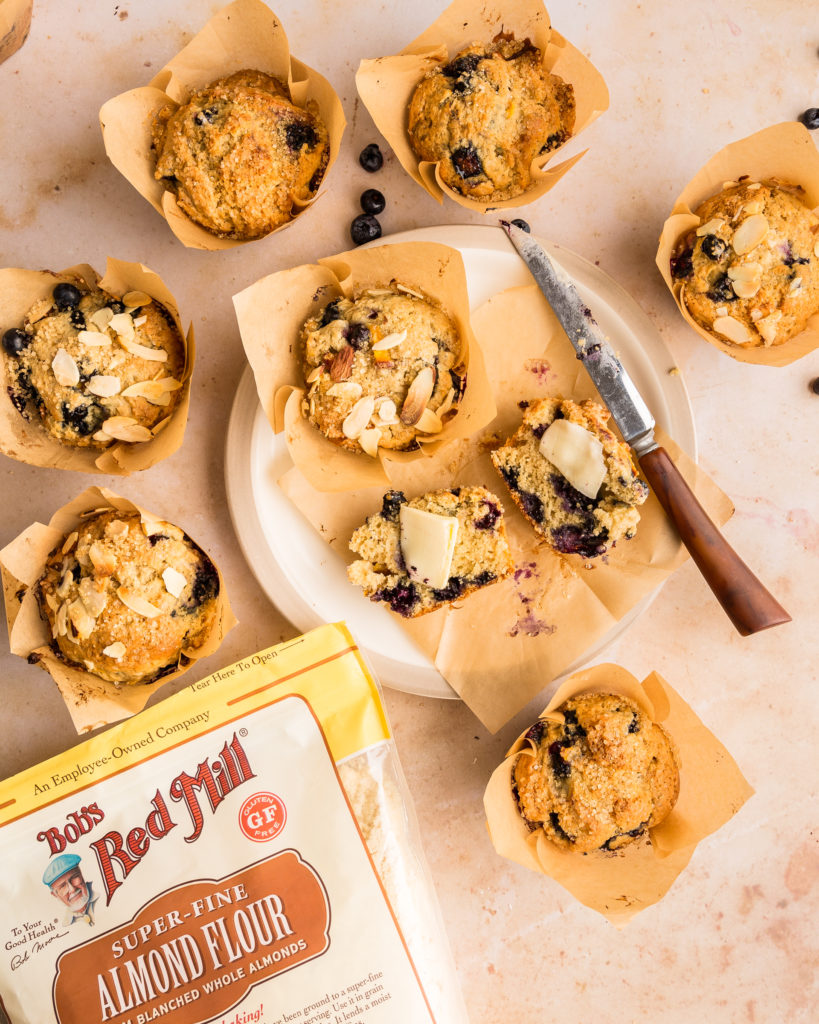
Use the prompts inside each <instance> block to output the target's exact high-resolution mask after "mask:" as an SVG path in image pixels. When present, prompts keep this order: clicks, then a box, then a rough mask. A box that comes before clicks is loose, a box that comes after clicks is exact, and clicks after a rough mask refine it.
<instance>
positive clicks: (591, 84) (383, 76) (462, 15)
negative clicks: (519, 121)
mask: <svg viewBox="0 0 819 1024" xmlns="http://www.w3.org/2000/svg"><path fill="white" fill-rule="evenodd" d="M501 31H504V32H514V34H515V38H517V39H520V40H523V39H525V38H526V37H527V36H528V37H529V39H530V40H531V41H532V43H533V44H534V45H535V46H537V47H538V48H539V50H540V52H541V54H542V55H543V67H544V68H545V69H546V71H549V72H552V73H554V74H556V75H559V76H560V77H561V78H562V79H563V81H564V82H568V83H570V84H571V85H572V86H573V87H574V95H575V103H576V116H575V126H574V131H573V133H572V135H571V138H572V139H574V138H576V137H577V136H578V135H579V134H580V133H581V132H582V131H583V129H584V128H586V127H587V126H588V125H590V124H591V122H592V121H594V119H595V118H596V117H597V116H598V115H599V114H602V113H603V111H605V110H607V109H608V105H609V93H608V89H607V87H606V83H605V82H604V81H603V78H602V76H601V75H600V72H599V71H598V70H597V69H596V68H595V67H594V65H593V64H591V62H590V61H589V60H588V59H587V58H586V57H585V56H584V55H583V54H582V53H581V52H580V51H579V50H577V49H575V47H574V46H572V44H571V43H569V42H568V41H567V40H566V39H564V38H563V36H561V35H560V34H559V33H558V32H556V31H554V29H552V28H551V24H550V20H549V14H548V11H547V10H546V8H545V7H544V5H543V4H542V3H541V2H540V0H503V2H502V3H497V4H476V3H475V2H474V0H455V2H454V3H452V4H450V6H449V7H447V9H446V10H445V11H444V12H443V13H442V14H441V16H440V17H439V18H437V19H436V20H435V21H434V22H433V23H432V24H431V25H430V26H429V28H428V29H427V30H426V31H425V32H422V33H421V35H420V36H418V38H417V39H414V40H413V41H412V42H411V43H410V44H409V45H408V46H405V47H404V49H403V50H402V51H401V52H400V53H399V54H397V55H396V56H394V57H377V58H375V59H374V60H363V61H361V63H360V64H359V67H358V71H357V73H356V76H355V82H356V87H357V88H358V92H359V95H360V96H361V99H362V101H363V103H364V106H365V107H366V108H367V110H368V111H369V112H370V115H371V117H372V119H373V121H375V124H376V127H377V128H378V130H379V131H380V132H381V134H382V135H383V136H384V138H385V139H386V140H387V142H388V143H389V145H390V147H391V148H392V150H393V152H394V153H395V155H396V157H397V158H398V161H399V163H400V164H401V166H402V167H403V168H404V170H405V171H406V172H407V174H409V175H410V177H412V178H414V179H415V181H417V182H418V184H419V185H421V186H422V187H423V188H425V189H426V190H427V192H429V194H430V195H431V196H432V197H433V198H434V199H437V200H438V202H439V203H441V202H443V197H444V196H445V195H447V196H449V198H450V199H454V200H455V202H456V203H458V204H459V205H460V206H465V207H466V208H467V209H468V210H478V211H480V212H481V213H486V212H487V210H490V209H491V210H500V209H511V208H512V207H517V206H525V205H527V204H528V203H532V202H534V201H535V200H536V199H539V198H540V197H541V196H542V195H545V193H546V192H548V191H549V189H551V188H552V187H553V186H554V185H556V184H557V182H558V181H560V179H561V178H562V177H563V175H564V174H565V173H566V172H567V171H568V170H569V169H570V168H571V167H573V166H574V164H576V163H577V161H578V160H579V159H580V158H581V157H582V156H583V155H584V153H585V152H586V151H585V150H584V151H583V152H582V153H578V154H577V155H576V156H573V157H571V158H570V159H568V160H565V161H564V162H563V163H561V164H558V165H557V166H556V167H552V168H548V169H547V167H546V164H547V163H548V162H549V161H550V160H552V158H553V157H554V156H555V154H556V153H559V152H560V149H561V148H562V147H558V149H555V150H552V151H551V152H550V153H544V154H542V155H541V156H538V157H537V158H536V159H535V160H534V161H533V163H532V186H531V187H530V188H529V189H528V190H527V191H526V192H524V193H523V194H522V195H520V196H517V197H516V198H514V199H505V200H502V201H495V202H490V203H482V202H478V201H477V200H475V199H470V198H468V197H467V196H463V195H461V194H460V193H459V192H456V191H455V190H454V189H451V188H450V187H449V186H448V185H446V184H445V183H444V182H443V181H442V179H441V176H440V172H439V170H438V166H439V165H438V163H431V162H429V161H419V159H418V157H417V156H416V155H415V153H414V152H413V149H412V146H411V144H410V140H409V135H408V133H407V117H408V110H409V103H410V99H411V98H412V94H413V92H414V90H415V87H416V85H417V84H418V83H419V82H420V80H421V79H422V78H423V77H424V75H425V74H426V73H427V71H429V70H431V69H432V68H433V67H435V66H436V65H437V64H439V63H442V64H445V63H446V62H447V61H448V60H449V59H450V58H452V57H454V56H455V54H456V53H457V52H458V51H459V50H462V49H463V48H464V47H466V46H469V45H470V44H472V43H474V42H481V43H488V42H490V41H491V40H492V39H493V38H494V36H496V35H497V34H498V32H501ZM567 141H568V140H567ZM564 145H565V143H564Z"/></svg>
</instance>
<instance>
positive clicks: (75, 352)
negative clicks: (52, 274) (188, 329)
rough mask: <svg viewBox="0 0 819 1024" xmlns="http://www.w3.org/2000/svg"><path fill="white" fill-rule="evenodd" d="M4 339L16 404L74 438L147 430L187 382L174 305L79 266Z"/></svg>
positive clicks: (115, 437) (123, 437)
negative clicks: (91, 280) (116, 286)
mask: <svg viewBox="0 0 819 1024" xmlns="http://www.w3.org/2000/svg"><path fill="white" fill-rule="evenodd" d="M2 345H3V352H4V357H5V359H6V361H7V367H8V370H9V379H10V381H11V383H10V386H9V395H10V397H11V400H12V402H13V403H14V406H15V408H16V409H17V411H18V412H19V413H20V415H21V416H23V417H24V418H25V419H37V418H39V420H40V421H41V423H42V425H43V427H44V428H45V430H46V431H47V432H48V434H49V435H51V437H53V438H54V439H56V440H57V441H59V442H60V443H61V444H64V445H66V446H68V447H72V448H94V449H105V448H108V447H110V446H111V445H113V444H114V443H115V442H117V441H125V442H134V443H137V442H141V441H149V440H151V438H152V437H153V436H154V435H155V434H156V433H157V432H158V430H159V429H161V427H162V426H163V424H164V421H166V420H167V419H168V418H169V417H170V415H171V413H172V412H173V409H174V407H175V405H176V402H177V400H178V397H179V393H180V389H181V388H182V377H183V373H184V369H185V346H184V340H183V339H182V337H181V335H180V333H179V330H178V328H177V326H176V324H175V322H174V320H173V317H172V316H171V314H170V313H169V312H168V310H167V309H165V307H164V306H162V304H161V303H159V302H157V301H156V300H154V299H152V298H151V296H150V295H148V294H146V293H145V292H141V291H132V292H127V293H125V294H124V295H122V296H115V295H110V294H108V293H107V292H105V291H103V290H102V289H100V288H99V287H97V286H93V287H92V286H89V284H88V283H87V282H86V281H85V280H83V279H82V278H81V277H80V276H78V275H76V276H72V275H63V276H62V278H61V280H60V281H59V282H58V283H57V284H56V285H55V286H54V288H53V290H52V294H51V296H50V297H48V298H44V299H41V300H39V301H38V302H36V303H35V304H34V305H33V306H32V307H31V309H29V310H28V312H27V313H26V315H25V318H24V320H23V322H22V323H20V324H16V325H13V326H9V327H8V328H7V329H6V330H5V332H4V333H3V335H2Z"/></svg>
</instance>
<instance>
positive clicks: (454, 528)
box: [347, 487, 515, 618]
mask: <svg viewBox="0 0 819 1024" xmlns="http://www.w3.org/2000/svg"><path fill="white" fill-rule="evenodd" d="M350 548H351V549H352V551H354V552H355V554H357V555H359V560H358V561H355V562H353V563H352V565H350V566H348V568H347V576H348V577H349V579H350V581H351V582H352V583H355V584H356V585H357V586H359V587H361V588H362V589H363V590H364V593H365V594H366V596H367V597H369V599H370V600H371V601H377V602H381V603H383V604H385V605H387V607H389V608H391V609H392V611H394V612H397V613H398V614H399V615H401V616H403V617H404V618H415V617H417V616H419V615H424V614H425V613H426V612H431V611H435V609H437V608H442V607H444V606H445V605H448V604H451V603H452V602H453V601H456V600H458V599H460V598H462V597H466V596H467V595H468V594H471V593H472V592H473V591H475V590H479V589H481V588H483V587H487V586H489V585H490V584H492V583H497V582H498V581H499V580H502V579H504V578H505V577H506V576H509V575H510V574H511V573H512V571H513V570H514V567H515V566H514V561H513V558H512V554H511V552H510V550H509V544H508V541H507V538H506V526H505V523H504V519H503V508H502V506H501V503H500V501H499V500H498V499H497V497H495V495H494V494H492V493H491V491H488V490H486V488H484V487H459V488H454V489H452V490H448V491H447V490H440V491H431V492H430V493H428V494H424V495H421V496H420V497H417V498H411V499H409V500H408V499H407V498H406V497H405V495H404V494H403V493H402V492H401V491H388V492H387V493H386V494H385V495H384V498H383V501H382V506H381V511H380V512H377V513H376V514H375V515H371V516H370V517H369V518H368V519H367V521H366V522H365V523H364V525H363V526H360V527H359V528H358V529H357V530H356V531H355V533H354V534H353V536H352V538H351V540H350Z"/></svg>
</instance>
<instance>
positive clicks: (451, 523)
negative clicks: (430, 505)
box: [399, 505, 458, 590]
mask: <svg viewBox="0 0 819 1024" xmlns="http://www.w3.org/2000/svg"><path fill="white" fill-rule="evenodd" d="M399 516H400V526H401V554H402V555H403V558H404V564H405V565H406V567H407V573H408V574H409V577H410V579H412V580H415V582H416V583H426V584H427V585H428V586H430V587H434V588H435V589H436V590H440V589H441V588H442V587H445V586H446V585H447V581H448V580H449V570H450V569H451V567H452V556H453V554H454V553H455V539H456V538H457V536H458V520H457V519H455V518H454V516H439V515H436V513H434V512H426V511H424V510H423V509H420V508H412V507H411V506H410V505H402V506H401V510H400V512H399Z"/></svg>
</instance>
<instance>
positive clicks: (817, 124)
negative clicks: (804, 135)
mask: <svg viewBox="0 0 819 1024" xmlns="http://www.w3.org/2000/svg"><path fill="white" fill-rule="evenodd" d="M799 120H800V121H801V122H802V124H803V125H804V126H805V127H806V128H809V129H810V130H811V131H814V129H816V128H819V107H808V109H807V110H805V111H803V112H802V113H801V114H800V115H799Z"/></svg>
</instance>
